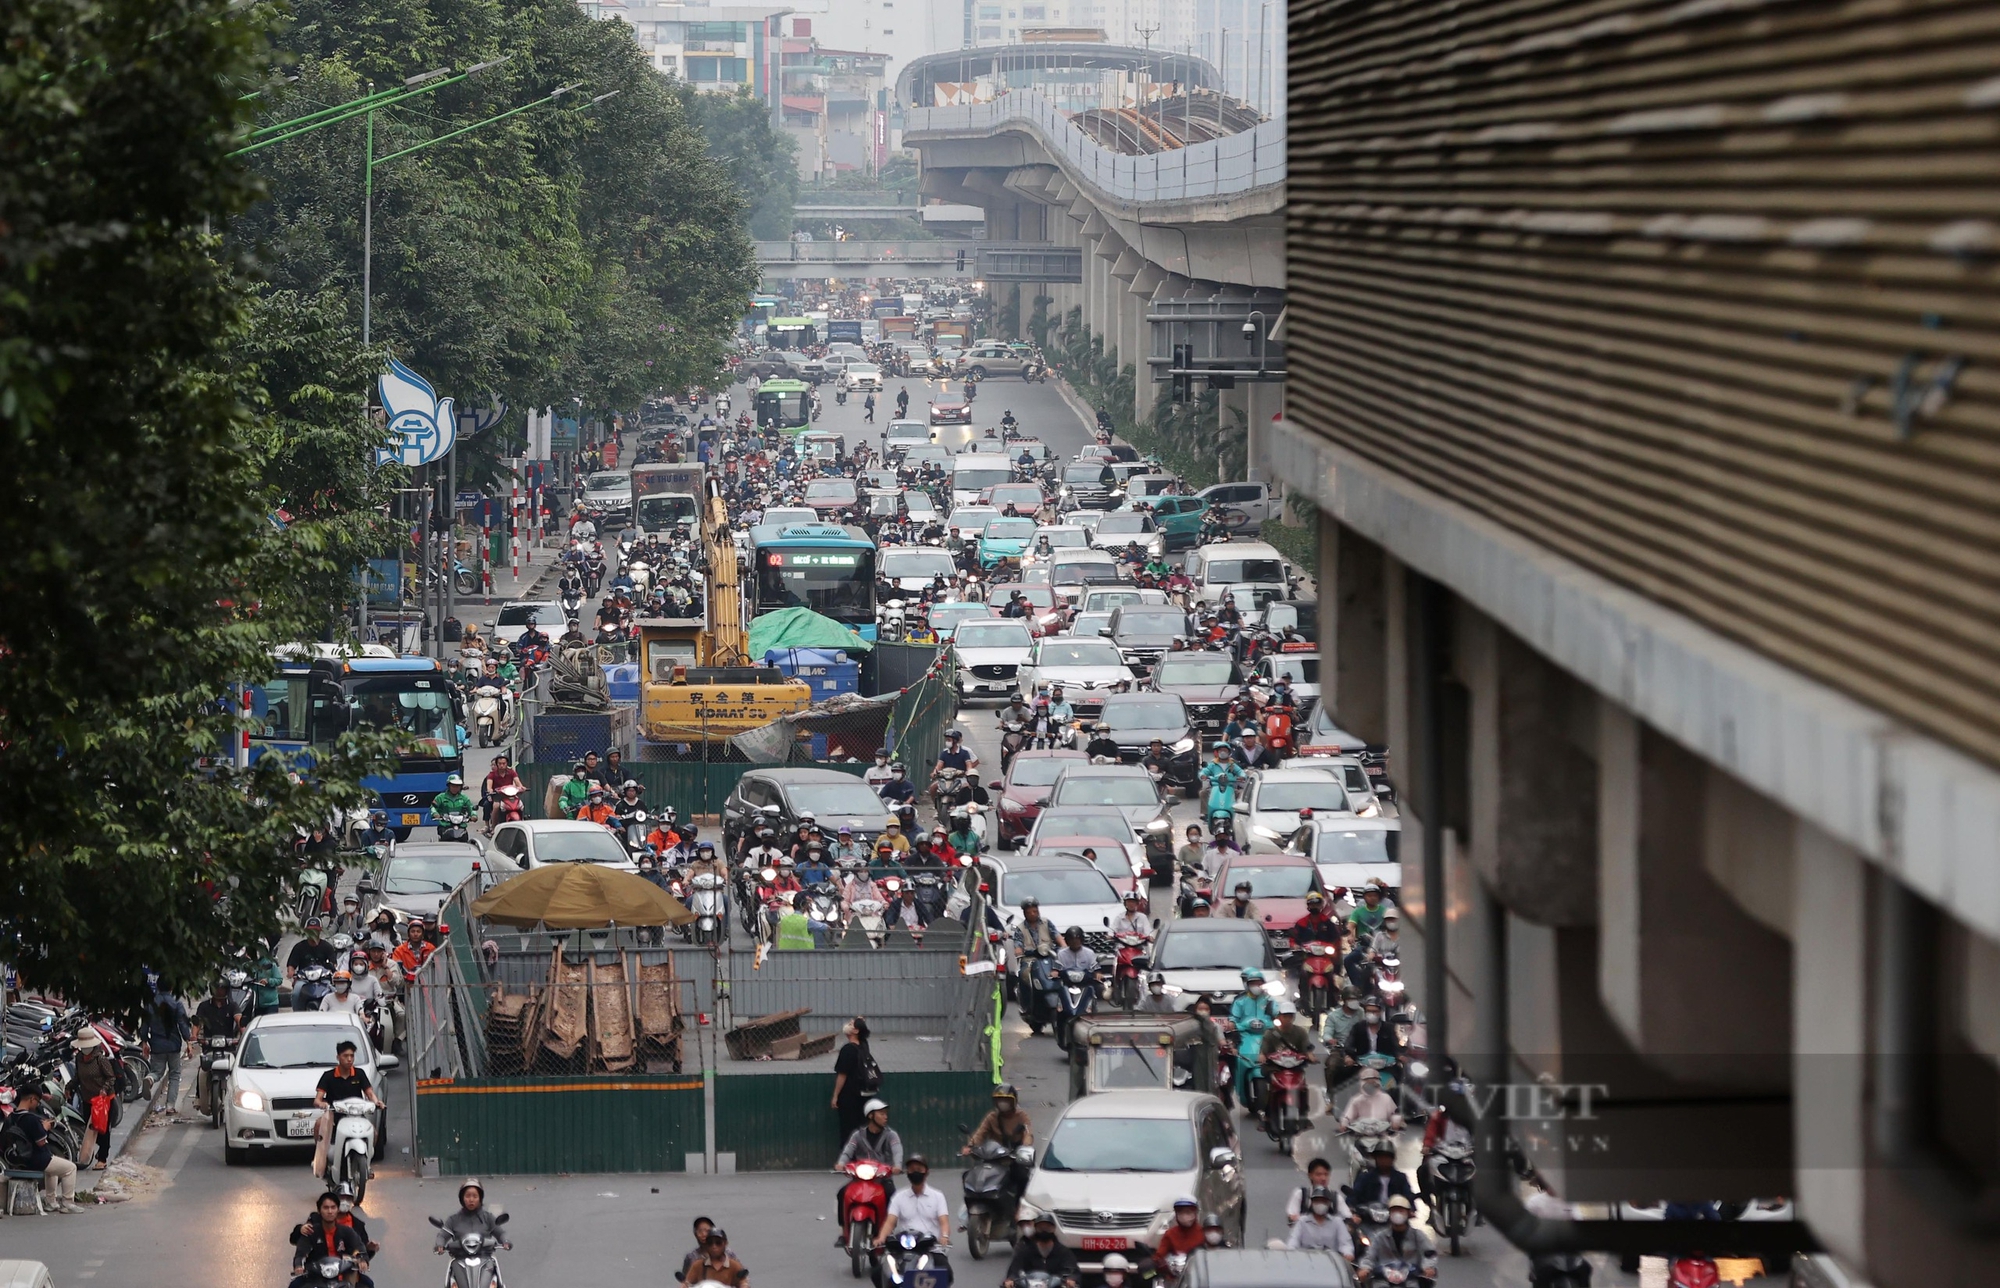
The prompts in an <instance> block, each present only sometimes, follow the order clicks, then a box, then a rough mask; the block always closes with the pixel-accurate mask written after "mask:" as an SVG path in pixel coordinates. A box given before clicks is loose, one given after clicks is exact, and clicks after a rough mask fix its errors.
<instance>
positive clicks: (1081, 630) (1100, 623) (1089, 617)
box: [1057, 613, 1111, 639]
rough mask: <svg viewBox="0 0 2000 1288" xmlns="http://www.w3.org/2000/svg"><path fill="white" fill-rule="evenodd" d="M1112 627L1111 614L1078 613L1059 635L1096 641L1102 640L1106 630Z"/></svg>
mask: <svg viewBox="0 0 2000 1288" xmlns="http://www.w3.org/2000/svg"><path fill="white" fill-rule="evenodd" d="M1110 625H1111V614H1109V613H1078V614H1077V615H1076V616H1074V617H1072V618H1070V619H1069V625H1068V626H1066V627H1064V628H1063V629H1062V630H1061V631H1059V632H1057V633H1058V634H1061V635H1070V636H1075V637H1076V638H1078V639H1086V638H1090V639H1095V638H1101V637H1102V636H1103V634H1104V630H1105V628H1106V627H1108V626H1110Z"/></svg>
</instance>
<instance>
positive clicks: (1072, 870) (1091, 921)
mask: <svg viewBox="0 0 2000 1288" xmlns="http://www.w3.org/2000/svg"><path fill="white" fill-rule="evenodd" d="M856 781H859V780H858V779H857V780H856ZM979 873H980V880H981V881H983V882H985V883H986V885H987V887H988V888H989V889H990V890H991V891H992V898H993V907H994V911H995V912H996V913H998V914H999V916H1000V920H1001V922H1002V923H1003V924H1005V925H1008V926H1013V925H1017V924H1019V922H1020V918H1021V900H1023V899H1025V898H1027V897H1029V896H1030V895H1033V896H1034V897H1035V898H1036V899H1038V900H1040V901H1041V905H1042V915H1043V916H1044V917H1046V918H1048V920H1049V924H1050V925H1052V926H1054V927H1055V928H1056V929H1057V930H1058V931H1063V930H1067V929H1069V927H1071V926H1080V927H1082V928H1083V938H1084V942H1085V943H1087V944H1089V945H1090V947H1091V948H1092V949H1094V950H1095V951H1097V952H1100V953H1102V952H1106V951H1109V949H1110V947H1111V935H1110V934H1109V932H1108V931H1106V929H1105V927H1106V926H1107V925H1108V924H1109V922H1108V921H1107V920H1106V919H1107V918H1109V919H1111V920H1116V919H1117V918H1119V917H1122V916H1124V915H1125V905H1124V903H1123V901H1121V900H1120V899H1119V897H1118V891H1117V890H1115V889H1113V888H1112V885H1111V879H1110V878H1109V877H1107V876H1105V875H1104V874H1103V873H1102V872H1099V871H1098V870H1097V869H1096V868H1093V867H1091V866H1090V864H1089V863H1087V862H1085V861H1084V860H1082V859H1079V858H1075V857H1072V856H1070V855H1066V854H1020V853H1012V852H1008V851H1003V850H992V851H989V852H987V853H984V854H981V855H980V856H979Z"/></svg>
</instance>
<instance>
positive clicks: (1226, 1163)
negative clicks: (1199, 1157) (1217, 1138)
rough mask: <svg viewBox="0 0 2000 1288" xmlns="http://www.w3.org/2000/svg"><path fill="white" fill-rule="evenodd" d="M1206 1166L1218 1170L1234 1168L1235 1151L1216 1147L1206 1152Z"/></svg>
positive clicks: (1222, 1146) (1224, 1146) (1224, 1147)
mask: <svg viewBox="0 0 2000 1288" xmlns="http://www.w3.org/2000/svg"><path fill="white" fill-rule="evenodd" d="M1208 1165H1209V1166H1210V1167H1213V1168H1216V1169H1218V1170H1220V1169H1222V1168H1225V1167H1234V1166H1236V1151H1235V1150H1233V1149H1231V1148H1229V1146H1227V1145H1217V1146H1216V1147H1215V1148H1214V1149H1211V1150H1209V1151H1208Z"/></svg>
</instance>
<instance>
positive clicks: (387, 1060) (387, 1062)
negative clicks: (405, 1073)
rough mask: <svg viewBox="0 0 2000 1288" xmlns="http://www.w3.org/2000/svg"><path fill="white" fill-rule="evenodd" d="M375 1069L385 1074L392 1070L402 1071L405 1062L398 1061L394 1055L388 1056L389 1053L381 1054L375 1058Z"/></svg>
mask: <svg viewBox="0 0 2000 1288" xmlns="http://www.w3.org/2000/svg"><path fill="white" fill-rule="evenodd" d="M375 1067H376V1068H377V1069H380V1070H381V1071H382V1072H384V1073H387V1072H389V1070H391V1069H400V1068H402V1067H403V1062H402V1061H401V1060H399V1059H397V1058H396V1057H395V1056H393V1055H389V1054H387V1053H383V1054H379V1055H377V1056H376V1057H375Z"/></svg>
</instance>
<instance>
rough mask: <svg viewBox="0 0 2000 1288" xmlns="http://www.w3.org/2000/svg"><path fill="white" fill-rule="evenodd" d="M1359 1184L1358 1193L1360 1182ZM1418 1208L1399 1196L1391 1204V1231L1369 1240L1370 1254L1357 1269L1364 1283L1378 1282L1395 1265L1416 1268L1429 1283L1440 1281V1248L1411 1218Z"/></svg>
mask: <svg viewBox="0 0 2000 1288" xmlns="http://www.w3.org/2000/svg"><path fill="white" fill-rule="evenodd" d="M1355 1184H1356V1189H1357V1191H1358V1189H1359V1186H1360V1182H1358V1181H1357V1182H1356V1183H1355ZM1414 1207H1415V1204H1413V1203H1412V1202H1411V1201H1410V1198H1409V1196H1408V1195H1406V1194H1398V1195H1396V1196H1395V1197H1394V1198H1391V1199H1390V1200H1389V1228H1388V1229H1386V1230H1384V1231H1382V1232H1381V1233H1380V1234H1378V1235H1376V1236H1375V1237H1374V1238H1373V1239H1371V1240H1369V1243H1368V1251H1366V1252H1364V1253H1362V1254H1361V1260H1360V1261H1359V1262H1358V1263H1356V1265H1355V1270H1356V1271H1357V1273H1358V1277H1359V1279H1360V1281H1361V1282H1362V1283H1364V1284H1365V1283H1371V1282H1374V1281H1376V1280H1377V1279H1379V1278H1380V1274H1381V1270H1382V1268H1383V1267H1384V1266H1386V1265H1388V1264H1389V1263H1390V1262H1395V1261H1400V1262H1403V1263H1404V1264H1406V1265H1409V1266H1413V1267H1414V1268H1415V1269H1416V1272H1417V1274H1418V1275H1419V1276H1420V1277H1421V1278H1423V1279H1424V1280H1426V1281H1429V1282H1432V1283H1435V1282H1436V1281H1437V1244H1436V1243H1435V1242H1433V1241H1432V1239H1431V1236H1430V1235H1428V1234H1426V1233H1425V1232H1424V1231H1423V1230H1422V1229H1421V1228H1419V1227H1418V1226H1416V1225H1414V1224H1412V1223H1411V1221H1410V1214H1411V1211H1412V1209H1413V1208H1414Z"/></svg>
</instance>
